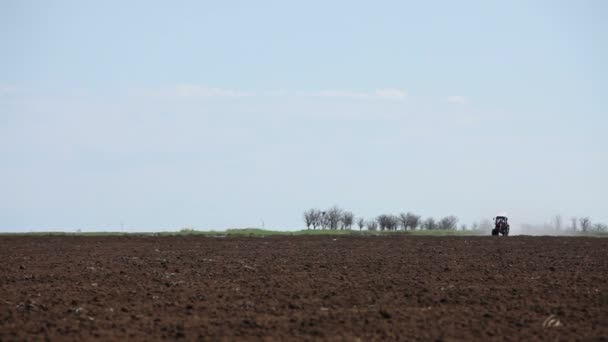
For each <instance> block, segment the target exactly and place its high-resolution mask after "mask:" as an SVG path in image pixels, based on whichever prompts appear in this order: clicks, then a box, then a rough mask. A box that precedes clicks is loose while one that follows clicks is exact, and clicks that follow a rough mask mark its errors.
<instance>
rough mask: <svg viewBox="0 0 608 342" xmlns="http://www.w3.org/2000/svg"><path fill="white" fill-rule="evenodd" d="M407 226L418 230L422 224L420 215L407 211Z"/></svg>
mask: <svg viewBox="0 0 608 342" xmlns="http://www.w3.org/2000/svg"><path fill="white" fill-rule="evenodd" d="M406 221H407V227H408V228H409V229H410V230H416V228H418V225H419V224H420V216H418V215H414V214H412V213H407V215H406Z"/></svg>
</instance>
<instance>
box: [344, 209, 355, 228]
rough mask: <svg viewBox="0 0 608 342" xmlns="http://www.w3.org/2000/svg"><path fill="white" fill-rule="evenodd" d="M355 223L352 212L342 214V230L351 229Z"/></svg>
mask: <svg viewBox="0 0 608 342" xmlns="http://www.w3.org/2000/svg"><path fill="white" fill-rule="evenodd" d="M354 221H355V215H354V214H353V213H352V212H350V211H345V212H343V213H342V228H345V229H350V228H351V227H352V225H353V223H354Z"/></svg>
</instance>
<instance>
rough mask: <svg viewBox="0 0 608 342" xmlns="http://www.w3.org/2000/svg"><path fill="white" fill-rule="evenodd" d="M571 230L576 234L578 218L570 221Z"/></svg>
mask: <svg viewBox="0 0 608 342" xmlns="http://www.w3.org/2000/svg"><path fill="white" fill-rule="evenodd" d="M570 222H571V224H570V230H572V231H573V232H575V231H576V230H577V229H578V228H577V223H578V219H577V218H576V217H573V218H571V219H570Z"/></svg>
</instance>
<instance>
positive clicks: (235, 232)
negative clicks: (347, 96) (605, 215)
mask: <svg viewBox="0 0 608 342" xmlns="http://www.w3.org/2000/svg"><path fill="white" fill-rule="evenodd" d="M182 235H185V236H189V235H199V236H260V237H263V236H302V235H304V236H316V235H330V236H331V235H336V236H346V235H349V236H400V235H404V236H408V235H412V236H488V235H490V232H489V231H488V232H484V231H473V230H440V229H435V230H408V231H402V230H398V231H380V230H377V231H368V230H361V231H359V230H354V229H353V230H329V229H316V230H314V229H310V230H309V229H305V230H297V231H287V230H265V229H259V228H239V229H227V230H194V229H183V230H180V231H173V232H170V231H166V232H149V233H146V232H137V233H128V232H60V231H56V232H53V231H49V232H24V233H0V236H182ZM523 235H525V234H523ZM547 235H548V236H552V235H559V234H549V233H548V234H547ZM570 235H571V236H587V237H608V232H588V233H582V232H577V233H574V234H570ZM497 238H500V237H497Z"/></svg>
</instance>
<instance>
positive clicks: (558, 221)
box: [553, 215, 562, 231]
mask: <svg viewBox="0 0 608 342" xmlns="http://www.w3.org/2000/svg"><path fill="white" fill-rule="evenodd" d="M553 229H555V230H556V231H561V230H562V216H561V215H555V216H554V217H553Z"/></svg>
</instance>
